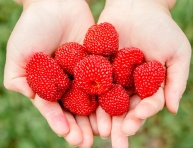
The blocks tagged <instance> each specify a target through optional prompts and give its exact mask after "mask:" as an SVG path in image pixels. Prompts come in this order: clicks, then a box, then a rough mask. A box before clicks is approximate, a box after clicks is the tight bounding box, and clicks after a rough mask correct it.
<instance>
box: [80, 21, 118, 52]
mask: <svg viewBox="0 0 193 148" xmlns="http://www.w3.org/2000/svg"><path fill="white" fill-rule="evenodd" d="M83 46H85V47H86V49H87V51H88V52H89V53H92V54H97V55H103V56H110V55H113V54H116V53H117V52H118V47H119V39H118V33H117V31H116V30H115V27H114V26H113V25H112V24H110V23H107V22H104V23H101V24H99V25H97V24H95V25H93V26H91V27H90V28H89V30H88V32H87V33H86V36H85V39H84V44H83Z"/></svg>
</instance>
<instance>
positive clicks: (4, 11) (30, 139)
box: [0, 0, 193, 148]
mask: <svg viewBox="0 0 193 148" xmlns="http://www.w3.org/2000/svg"><path fill="white" fill-rule="evenodd" d="M103 6H104V0H98V1H97V0H94V1H93V2H92V3H91V5H90V7H91V10H92V12H93V15H94V16H95V18H98V16H99V14H100V11H101V10H102V9H103ZM192 8H193V1H192V0H183V1H182V0H181V1H180V0H179V1H178V2H177V5H176V7H175V8H174V9H173V11H172V16H173V18H174V20H175V21H176V22H177V23H178V25H179V26H180V27H181V28H182V30H183V31H184V32H185V34H186V36H187V37H188V39H189V41H190V42H191V45H193V11H192ZM21 11H22V8H21V6H19V5H17V4H15V3H14V2H12V1H10V0H0V147H1V148H45V147H46V148H53V147H54V148H61V147H64V148H70V146H68V144H67V143H66V142H65V140H64V139H63V138H59V137H58V136H56V135H55V134H54V133H53V132H52V131H51V129H50V128H49V126H48V124H47V122H46V121H45V119H44V118H43V117H42V116H41V115H40V113H39V112H38V110H37V109H36V108H35V107H34V106H33V105H32V104H31V102H30V101H29V99H27V98H26V97H24V96H22V95H20V94H18V93H14V92H10V91H8V90H6V89H5V88H4V86H3V73H4V64H5V54H6V44H7V40H8V38H9V36H10V34H11V31H12V29H13V27H14V25H15V23H16V21H17V20H18V18H19V16H20V14H21ZM192 67H193V60H192V61H191V68H190V76H189V79H188V85H187V89H186V91H185V93H184V95H183V98H182V101H181V104H180V108H179V112H178V114H177V115H172V114H170V113H169V112H168V111H167V110H166V109H164V110H163V111H161V112H160V113H158V114H157V115H156V116H154V117H151V118H150V119H148V120H147V122H146V123H145V125H144V126H143V127H142V128H141V129H140V131H139V132H138V133H137V134H136V135H135V136H133V137H131V138H130V145H131V147H132V148H141V147H143V148H163V147H164V148H173V147H175V148H192V147H193V140H192V139H193V126H192V123H193V117H192V113H193V107H192V104H193V69H192ZM103 147H105V148H107V147H110V146H109V140H102V139H101V138H99V137H95V143H94V145H93V148H103Z"/></svg>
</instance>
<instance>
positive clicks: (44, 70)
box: [26, 52, 69, 102]
mask: <svg viewBox="0 0 193 148" xmlns="http://www.w3.org/2000/svg"><path fill="white" fill-rule="evenodd" d="M26 74H27V75H26V79H27V82H28V84H29V86H30V87H31V88H32V90H33V91H34V92H35V93H37V94H38V95H39V96H40V97H41V98H43V99H45V100H48V101H52V102H54V101H57V100H59V99H60V98H61V96H62V95H63V94H64V92H65V91H66V89H67V88H68V85H69V79H68V77H67V75H66V74H65V73H64V72H63V70H62V69H61V68H60V66H59V65H58V64H57V62H56V61H55V60H54V59H52V58H51V57H49V56H48V55H46V54H44V53H41V52H39V53H36V54H34V56H33V57H32V58H31V59H30V61H29V62H28V63H27V65H26Z"/></svg>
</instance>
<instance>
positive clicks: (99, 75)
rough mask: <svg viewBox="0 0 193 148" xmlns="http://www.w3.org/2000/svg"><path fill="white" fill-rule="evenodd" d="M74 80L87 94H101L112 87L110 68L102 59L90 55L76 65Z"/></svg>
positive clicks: (105, 60)
mask: <svg viewBox="0 0 193 148" xmlns="http://www.w3.org/2000/svg"><path fill="white" fill-rule="evenodd" d="M74 79H75V81H76V82H77V85H78V87H80V88H81V89H83V90H84V91H85V92H87V93H88V94H103V93H105V92H106V91H108V90H109V88H110V87H111V85H112V80H113V79H112V66H111V64H110V62H109V61H108V60H107V59H105V58H104V57H102V56H98V55H90V56H88V57H86V58H84V59H83V60H81V61H80V62H79V63H78V64H77V66H76V67H75V70H74Z"/></svg>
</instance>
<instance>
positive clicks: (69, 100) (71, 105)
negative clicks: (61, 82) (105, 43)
mask: <svg viewBox="0 0 193 148" xmlns="http://www.w3.org/2000/svg"><path fill="white" fill-rule="evenodd" d="M96 99H97V96H90V95H88V94H87V93H85V92H84V91H82V90H81V89H79V88H78V87H77V86H76V85H75V83H72V85H71V87H70V89H69V90H68V91H67V92H66V93H65V94H64V96H63V97H62V99H61V102H62V105H63V106H64V108H66V109H68V110H69V111H70V112H72V113H74V114H77V115H81V116H87V115H89V114H91V113H92V112H94V111H95V110H96V108H97V107H98V102H97V100H96Z"/></svg>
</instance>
